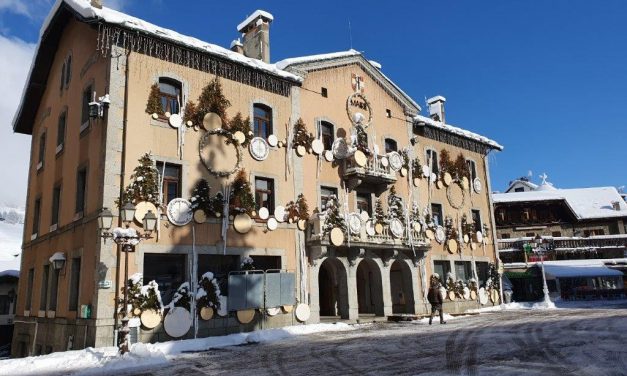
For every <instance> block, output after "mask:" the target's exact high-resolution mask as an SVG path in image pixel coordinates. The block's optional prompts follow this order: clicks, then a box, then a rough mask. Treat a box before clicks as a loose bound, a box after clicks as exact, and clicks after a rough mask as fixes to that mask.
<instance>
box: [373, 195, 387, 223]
mask: <svg viewBox="0 0 627 376" xmlns="http://www.w3.org/2000/svg"><path fill="white" fill-rule="evenodd" d="M374 223H375V224H377V223H380V224H382V225H384V224H385V223H386V220H385V212H384V211H383V204H382V203H381V199H379V198H377V202H376V203H375V206H374Z"/></svg>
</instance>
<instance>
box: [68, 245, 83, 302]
mask: <svg viewBox="0 0 627 376" xmlns="http://www.w3.org/2000/svg"><path fill="white" fill-rule="evenodd" d="M71 273H72V274H71V275H70V306H69V307H68V310H70V311H76V310H78V301H79V295H80V288H81V287H80V282H81V258H80V257H74V258H72V271H71Z"/></svg>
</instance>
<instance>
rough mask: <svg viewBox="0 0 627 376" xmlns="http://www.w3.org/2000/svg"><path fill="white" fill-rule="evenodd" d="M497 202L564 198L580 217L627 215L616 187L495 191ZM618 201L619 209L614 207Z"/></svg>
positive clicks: (493, 196)
mask: <svg viewBox="0 0 627 376" xmlns="http://www.w3.org/2000/svg"><path fill="white" fill-rule="evenodd" d="M492 200H493V201H494V203H495V204H501V203H514V202H539V201H555V200H563V201H565V202H566V204H567V205H568V207H570V209H571V210H572V211H573V213H574V214H575V216H576V217H577V218H578V219H598V218H616V217H627V203H626V202H625V201H624V200H623V199H622V198H621V197H620V194H618V191H617V190H616V188H614V187H594V188H575V189H554V190H544V191H529V192H510V193H494V194H492ZM614 202H618V205H619V210H615V209H614V208H613V207H612V203H614Z"/></svg>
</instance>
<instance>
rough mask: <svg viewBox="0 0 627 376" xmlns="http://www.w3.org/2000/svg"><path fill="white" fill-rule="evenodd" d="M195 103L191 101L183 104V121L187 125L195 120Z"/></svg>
mask: <svg viewBox="0 0 627 376" xmlns="http://www.w3.org/2000/svg"><path fill="white" fill-rule="evenodd" d="M196 111H197V109H196V103H194V102H192V101H187V103H186V104H185V109H184V110H183V121H184V122H185V123H187V122H188V121H191V122H192V123H193V122H194V121H195V120H196Z"/></svg>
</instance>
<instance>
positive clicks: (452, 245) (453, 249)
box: [446, 239, 457, 254]
mask: <svg viewBox="0 0 627 376" xmlns="http://www.w3.org/2000/svg"><path fill="white" fill-rule="evenodd" d="M446 245H447V248H448V252H449V253H452V254H454V253H457V240H455V239H449V240H447V241H446Z"/></svg>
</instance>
